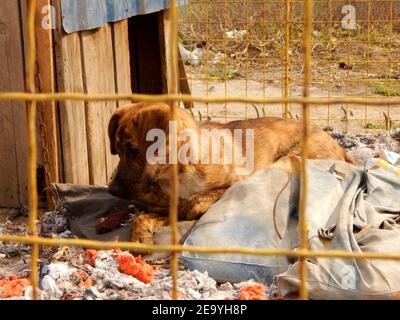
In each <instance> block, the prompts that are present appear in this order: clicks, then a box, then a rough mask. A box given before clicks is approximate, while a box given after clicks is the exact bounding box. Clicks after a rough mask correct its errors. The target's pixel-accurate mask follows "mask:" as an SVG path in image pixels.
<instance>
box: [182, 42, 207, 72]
mask: <svg viewBox="0 0 400 320" xmlns="http://www.w3.org/2000/svg"><path fill="white" fill-rule="evenodd" d="M179 52H180V54H181V57H182V60H183V62H184V63H185V64H189V65H190V64H191V65H192V66H193V67H198V66H200V65H201V64H202V63H203V55H204V49H203V48H195V49H194V50H193V51H189V50H187V49H186V48H185V47H184V46H182V45H181V44H180V45H179Z"/></svg>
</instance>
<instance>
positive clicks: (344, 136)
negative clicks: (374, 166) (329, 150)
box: [328, 129, 400, 165]
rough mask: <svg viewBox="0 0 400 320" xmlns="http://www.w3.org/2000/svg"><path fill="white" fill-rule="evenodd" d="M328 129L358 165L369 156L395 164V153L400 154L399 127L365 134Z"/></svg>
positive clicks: (396, 158)
mask: <svg viewBox="0 0 400 320" xmlns="http://www.w3.org/2000/svg"><path fill="white" fill-rule="evenodd" d="M328 131H329V133H330V135H331V136H332V138H334V139H335V140H336V141H337V142H338V144H339V145H340V146H342V147H343V148H345V149H347V152H348V154H349V156H350V157H352V158H353V159H354V160H355V162H356V163H357V164H358V165H363V164H364V162H365V161H366V160H367V159H370V158H381V159H383V160H385V161H388V162H391V163H392V164H396V163H397V161H398V160H399V159H398V157H397V156H396V154H400V129H396V130H394V131H393V132H392V133H389V132H380V133H366V134H355V133H345V132H341V131H331V130H328Z"/></svg>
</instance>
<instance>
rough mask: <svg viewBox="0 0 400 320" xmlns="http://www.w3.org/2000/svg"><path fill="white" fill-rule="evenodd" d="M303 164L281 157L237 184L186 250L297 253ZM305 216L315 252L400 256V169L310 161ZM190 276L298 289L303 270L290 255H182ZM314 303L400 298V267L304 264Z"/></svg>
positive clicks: (375, 162)
mask: <svg viewBox="0 0 400 320" xmlns="http://www.w3.org/2000/svg"><path fill="white" fill-rule="evenodd" d="M299 163H300V160H299V159H298V158H296V157H290V158H284V159H282V160H281V161H279V162H277V163H276V164H274V165H273V166H272V167H271V168H270V169H268V170H264V171H259V172H256V173H255V174H254V175H252V176H251V177H250V178H249V179H247V180H245V181H243V182H239V183H236V184H235V185H233V186H232V187H231V188H230V189H229V190H227V192H226V193H225V194H224V196H223V197H222V198H221V199H220V200H219V201H218V202H217V203H215V204H214V205H213V206H212V207H211V208H210V209H209V211H208V212H207V213H206V214H205V215H204V216H203V217H202V218H201V219H200V221H199V222H198V223H197V224H196V226H195V227H194V229H193V230H192V232H191V234H190V235H189V237H188V239H187V240H186V241H185V245H186V246H192V245H195V246H241V247H251V248H290V249H296V248H298V247H299V237H298V234H299V230H298V211H299V210H298V201H299V191H300V179H299ZM307 163H308V165H307V166H308V192H307V194H308V197H307V203H306V215H307V226H308V241H309V248H310V249H311V250H329V249H331V250H345V251H348V252H371V251H372V252H393V253H400V226H399V222H400V218H399V216H400V201H399V200H400V169H399V168H397V167H394V166H391V165H389V164H388V163H387V162H385V161H383V160H380V159H370V160H368V161H367V162H366V164H365V167H363V168H356V167H354V166H351V165H349V164H347V163H344V162H338V161H329V160H310V161H308V162H307ZM183 259H184V263H185V265H186V266H187V267H189V268H191V269H197V270H199V271H208V273H209V274H210V276H211V277H214V278H216V279H219V280H221V281H226V280H229V281H240V280H245V279H249V278H254V279H256V280H258V281H262V282H267V283H271V282H272V281H273V282H274V283H275V284H276V285H277V286H278V288H279V289H280V291H281V293H282V294H283V295H284V296H287V297H288V296H293V295H295V294H296V293H297V292H298V290H299V285H300V282H299V263H298V261H297V259H292V260H291V259H289V258H287V257H285V256H251V255H241V254H240V255H238V254H204V253H203V254H197V253H187V252H186V253H184V254H183ZM306 264H307V270H308V282H307V287H308V291H309V296H310V298H311V299H375V298H382V299H386V298H399V297H400V294H399V292H400V261H398V260H397V261H396V260H372V259H368V260H356V259H338V258H336V259H330V258H308V259H306Z"/></svg>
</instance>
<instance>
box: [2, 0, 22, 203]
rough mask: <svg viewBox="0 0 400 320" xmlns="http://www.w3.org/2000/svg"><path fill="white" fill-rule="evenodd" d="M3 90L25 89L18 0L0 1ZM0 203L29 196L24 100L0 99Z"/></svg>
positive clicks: (19, 201) (18, 200) (15, 201)
mask: <svg viewBox="0 0 400 320" xmlns="http://www.w3.org/2000/svg"><path fill="white" fill-rule="evenodd" d="M0 68H1V70H3V72H1V74H0V91H2V92H4V91H25V78H24V57H23V47H22V31H21V26H20V8H19V3H18V2H17V1H14V0H6V1H1V2H0ZM0 127H1V128H2V134H1V135H0V146H1V152H0V168H1V170H0V206H5V207H15V206H18V205H20V204H23V203H26V200H27V197H26V195H27V185H26V172H27V166H26V163H27V144H26V143H27V133H26V109H25V103H24V102H15V101H2V102H0Z"/></svg>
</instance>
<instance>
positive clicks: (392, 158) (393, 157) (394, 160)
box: [379, 149, 400, 166]
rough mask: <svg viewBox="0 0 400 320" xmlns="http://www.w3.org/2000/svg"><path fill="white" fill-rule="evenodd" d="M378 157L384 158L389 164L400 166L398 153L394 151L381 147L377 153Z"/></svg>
mask: <svg viewBox="0 0 400 320" xmlns="http://www.w3.org/2000/svg"><path fill="white" fill-rule="evenodd" d="M379 158H380V159H382V160H385V161H386V162H389V163H390V164H393V165H396V166H400V154H398V153H396V152H393V151H387V150H383V149H382V150H381V152H380V153H379Z"/></svg>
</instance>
